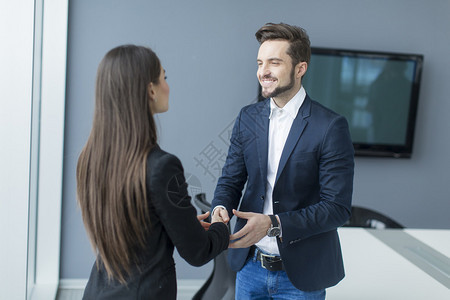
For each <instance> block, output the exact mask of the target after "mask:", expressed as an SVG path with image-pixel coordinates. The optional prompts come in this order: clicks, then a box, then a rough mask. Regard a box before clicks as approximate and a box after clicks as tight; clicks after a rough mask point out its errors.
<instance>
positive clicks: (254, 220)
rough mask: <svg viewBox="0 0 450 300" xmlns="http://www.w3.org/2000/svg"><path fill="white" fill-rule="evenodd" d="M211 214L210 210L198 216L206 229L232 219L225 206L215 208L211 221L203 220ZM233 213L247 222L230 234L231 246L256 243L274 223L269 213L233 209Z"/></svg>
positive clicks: (243, 246) (247, 245)
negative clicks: (213, 224)
mask: <svg viewBox="0 0 450 300" xmlns="http://www.w3.org/2000/svg"><path fill="white" fill-rule="evenodd" d="M209 214H210V212H207V213H204V214H201V215H198V216H197V219H198V220H199V221H200V224H202V226H203V228H204V229H205V230H208V229H209V226H211V224H212V223H216V222H222V223H225V224H227V223H228V222H229V221H230V217H229V216H228V211H227V210H226V209H225V208H223V207H220V206H219V207H216V208H215V209H214V211H213V215H212V217H211V223H208V222H205V221H203V220H205V219H206V218H208V216H209ZM233 215H235V216H236V217H238V218H241V219H246V220H247V223H246V224H245V226H244V227H243V228H242V229H241V230H239V231H238V232H235V233H234V234H232V235H230V248H246V247H250V246H251V245H254V244H256V243H257V242H258V241H260V240H261V239H262V238H263V237H264V236H266V234H267V230H268V229H269V228H270V226H271V224H272V221H271V220H270V217H269V216H268V215H264V214H260V213H252V212H242V211H237V210H235V209H233ZM276 217H277V219H278V223H280V220H279V218H278V216H276Z"/></svg>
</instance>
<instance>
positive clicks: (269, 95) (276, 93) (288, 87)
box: [261, 68, 295, 98]
mask: <svg viewBox="0 0 450 300" xmlns="http://www.w3.org/2000/svg"><path fill="white" fill-rule="evenodd" d="M290 77H291V81H290V82H289V83H288V84H287V85H285V86H279V87H277V88H275V90H273V91H272V92H270V93H267V92H264V90H261V94H262V95H263V97H264V98H274V97H277V96H280V95H281V94H283V93H284V92H287V91H289V90H291V89H292V88H293V87H294V85H295V76H294V68H292V71H291V76H290Z"/></svg>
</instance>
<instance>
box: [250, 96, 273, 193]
mask: <svg viewBox="0 0 450 300" xmlns="http://www.w3.org/2000/svg"><path fill="white" fill-rule="evenodd" d="M269 103H270V102H269V100H265V103H264V106H262V108H261V110H258V111H257V115H256V116H255V127H254V130H255V131H254V132H255V138H256V146H257V149H256V150H257V152H258V161H259V168H260V170H261V178H262V179H263V181H264V186H265V185H266V178H267V155H268V144H269V142H268V139H269V115H270V104H269Z"/></svg>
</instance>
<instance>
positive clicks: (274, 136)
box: [256, 86, 306, 255]
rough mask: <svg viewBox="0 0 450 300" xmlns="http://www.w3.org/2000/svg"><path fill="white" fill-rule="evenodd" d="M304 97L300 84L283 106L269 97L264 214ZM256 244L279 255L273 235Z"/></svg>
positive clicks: (268, 209)
mask: <svg viewBox="0 0 450 300" xmlns="http://www.w3.org/2000/svg"><path fill="white" fill-rule="evenodd" d="M305 97H306V92H305V89H304V88H303V86H302V87H301V88H300V90H299V91H298V93H297V94H295V96H294V97H293V98H292V99H291V100H289V102H288V103H286V105H285V106H284V107H283V108H279V107H278V106H277V105H276V103H275V102H274V100H273V99H272V98H271V99H270V115H269V141H268V142H269V144H268V148H269V149H268V157H267V186H266V197H265V200H264V210H263V214H265V215H272V214H273V205H272V193H273V187H274V185H275V178H276V176H277V171H278V165H279V163H280V158H281V154H282V152H283V148H284V144H285V143H286V139H287V137H288V135H289V131H290V130H291V127H292V123H293V122H294V119H295V117H296V116H297V113H298V110H299V109H300V106H302V104H303V101H304V100H305ZM256 246H257V247H258V248H260V249H261V250H262V251H263V252H265V253H268V254H274V255H280V252H279V250H278V245H277V241H276V238H275V237H268V236H265V237H263V238H262V239H261V240H260V241H259V242H258V243H256Z"/></svg>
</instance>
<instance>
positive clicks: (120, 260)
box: [77, 45, 161, 283]
mask: <svg viewBox="0 0 450 300" xmlns="http://www.w3.org/2000/svg"><path fill="white" fill-rule="evenodd" d="M160 72H161V63H160V61H159V59H158V57H157V56H156V54H155V53H154V52H153V51H152V50H151V49H149V48H145V47H141V46H134V45H124V46H119V47H117V48H114V49H112V50H110V51H109V52H108V53H107V54H106V55H105V57H104V58H103V59H102V61H101V62H100V65H99V67H98V70H97V80H96V89H95V112H94V121H93V125H92V130H91V133H90V135H89V139H88V141H87V143H86V145H85V146H84V148H83V150H82V152H81V154H80V157H79V159H78V165H77V198H78V203H79V205H80V207H81V213H82V217H83V222H84V226H85V228H86V231H87V233H88V235H89V238H90V241H91V244H92V247H93V248H94V250H95V251H96V253H97V256H98V258H99V259H100V260H101V263H102V264H103V265H104V267H105V269H106V272H107V274H108V278H109V279H112V278H115V279H117V280H119V281H120V282H122V283H125V281H126V279H125V278H126V275H129V274H130V272H131V267H132V264H133V263H136V262H137V259H138V257H137V252H138V250H139V249H142V248H143V247H144V246H145V236H146V234H147V232H148V230H149V229H150V220H149V216H148V204H147V191H146V187H145V176H146V159H147V155H148V153H149V151H150V150H151V149H152V148H153V147H154V146H155V145H156V142H157V136H156V126H155V122H154V119H153V115H152V112H151V110H150V105H149V95H148V89H147V88H148V85H149V84H150V83H154V84H158V83H159V76H160ZM99 259H97V267H99V263H100V262H99Z"/></svg>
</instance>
